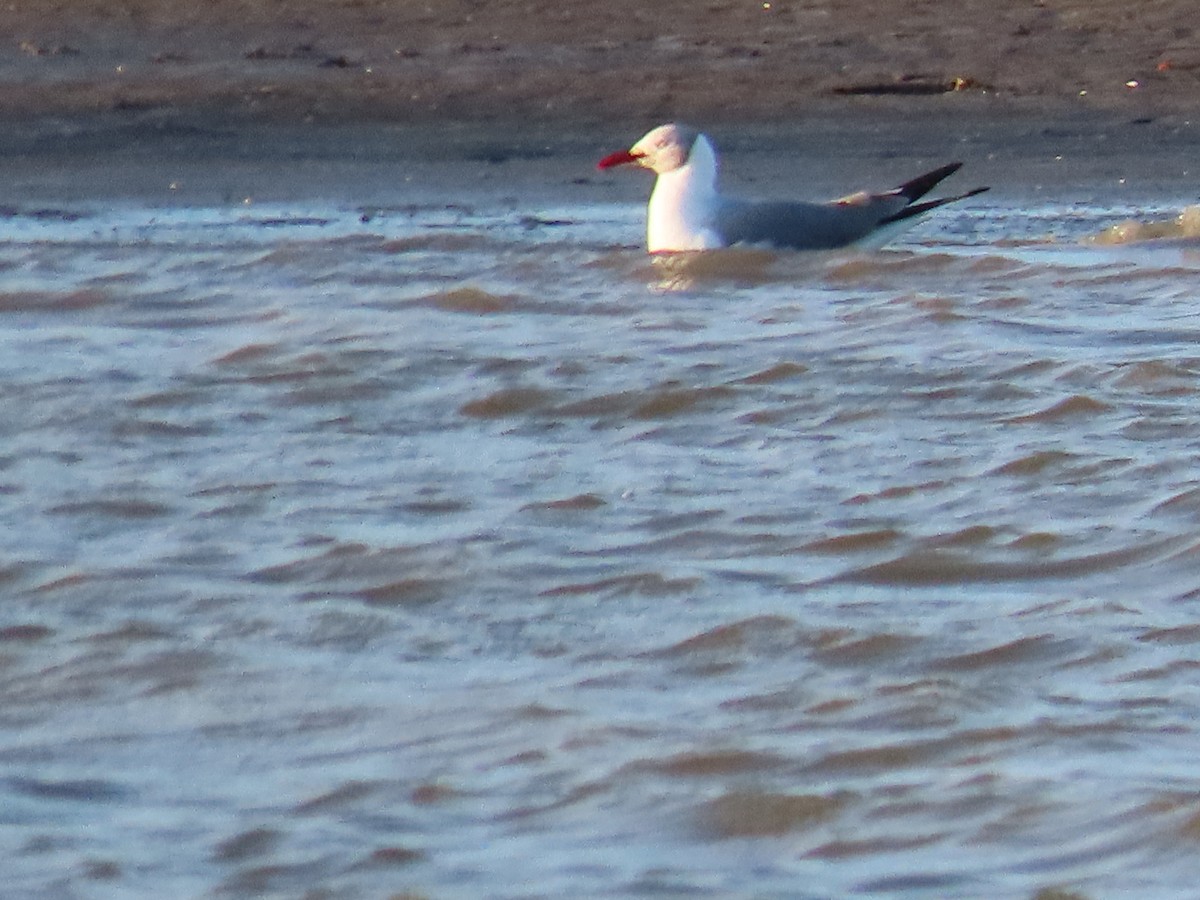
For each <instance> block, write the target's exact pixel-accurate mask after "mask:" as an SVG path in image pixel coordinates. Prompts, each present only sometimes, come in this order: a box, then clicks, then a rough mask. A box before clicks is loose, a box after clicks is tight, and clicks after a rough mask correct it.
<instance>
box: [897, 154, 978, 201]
mask: <svg viewBox="0 0 1200 900" xmlns="http://www.w3.org/2000/svg"><path fill="white" fill-rule="evenodd" d="M961 168H962V163H961V162H952V163H949V164H947V165H944V166H942V167H941V168H938V169H934V170H933V171H932V172H926V173H925V174H924V175H918V176H917V177H916V178H914V179H913V180H912V181H906V182H904V184H902V185H900V187H898V188H896V193H897V194H899V195H900V196H901V197H904V198H905V199H907V200H908V202H909V203H912V202H914V201H916V200H920V199H921V198H922V197H924V196H925V195H926V194H928V193H929V192H930V191H931V190H933V189H934V188H935V187H936V186H937V184H938V182H940V181H943V180H944V179H946V178H949V177H950V176H951V175H953V174H954V173H955V172H957V171H958V170H959V169H961Z"/></svg>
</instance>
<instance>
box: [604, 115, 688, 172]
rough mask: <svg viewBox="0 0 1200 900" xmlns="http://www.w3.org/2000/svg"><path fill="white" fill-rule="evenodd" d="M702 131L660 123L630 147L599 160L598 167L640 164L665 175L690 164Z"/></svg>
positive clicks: (677, 124) (674, 124) (673, 123)
mask: <svg viewBox="0 0 1200 900" xmlns="http://www.w3.org/2000/svg"><path fill="white" fill-rule="evenodd" d="M698 137H700V133H699V132H698V131H696V130H695V129H694V128H689V127H688V126H687V125H680V124H679V123H678V122H672V123H670V124H668V125H659V126H658V127H657V128H655V129H654V130H653V131H650V132H648V133H647V134H646V136H645V137H643V138H642V139H641V140H640V141H638V142H637V143H636V144H634V145H633V146H632V147H630V148H629V149H628V150H618V151H617V152H616V153H610V154H609V155H608V156H606V157H604V159H602V160H600V162H598V163H596V168H598V169H611V168H612V167H613V166H620V165H625V164H626V163H637V164H638V165H639V166H641V167H642V168H644V169H650V170H651V171H652V172H654V173H656V174H658V175H663V174H666V173H667V172H674V171H675V170H676V169H680V168H682V167H683V166H685V165H687V163H688V158H689V157H690V156H691V153H692V147H693V145H694V144H695V143H696V139H697V138H698Z"/></svg>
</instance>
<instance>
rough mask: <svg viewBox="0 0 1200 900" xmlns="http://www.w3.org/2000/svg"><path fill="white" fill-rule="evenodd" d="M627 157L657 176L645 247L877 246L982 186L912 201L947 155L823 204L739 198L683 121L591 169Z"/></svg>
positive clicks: (707, 146)
mask: <svg viewBox="0 0 1200 900" xmlns="http://www.w3.org/2000/svg"><path fill="white" fill-rule="evenodd" d="M627 163H633V164H636V165H638V166H641V167H642V168H644V169H649V170H650V171H652V172H654V173H655V174H656V175H657V176H658V178H657V179H656V181H655V184H654V190H653V191H652V192H651V194H650V205H649V207H648V208H647V215H646V249H647V250H649V251H650V252H651V253H669V252H676V251H683V250H714V249H717V248H720V247H730V246H733V245H734V244H750V245H766V246H770V247H775V248H779V249H792V250H832V249H835V248H838V247H859V248H864V249H871V248H877V247H880V246H882V245H883V244H885V243H887V241H889V240H891V239H892V238H893V237H895V236H896V235H897V234H899V233H900V232H901V231H904V230H905V229H907V228H910V227H912V226H913V225H915V224H916V223H917V222H919V221H920V220H921V219H923V218H924V217H925V216H926V215H927V214H928V213H930V212H931V211H933V210H935V209H937V208H938V207H939V206H944V205H946V204H947V203H954V202H955V201H957V200H965V199H966V198H967V197H974V196H975V195H976V194H982V193H983V192H984V191H986V190H987V188H986V187H978V188H975V189H973V190H970V191H967V192H966V193H963V194H956V195H955V196H952V197H939V198H937V199H935V200H925V201H922V202H919V203H918V202H917V201H918V200H920V199H921V198H922V197H924V196H925V195H926V194H927V193H929V191H931V190H932V189H933V188H934V187H935V186H936V185H937V184H938V182H940V181H942V179H944V178H946V177H948V176H949V175H951V174H953V173H954V172H956V171H958V169H959V167H960V166H962V163H958V162H954V163H950V164H949V165H945V166H942V167H941V168H938V169H934V170H933V171H932V172H928V173H926V174H925V175H920V176H918V177H916V178H914V179H912V180H911V181H906V182H905V183H904V184H902V185H900V186H899V187H897V188H893V189H892V190H890V191H883V192H881V193H872V192H870V191H859V192H857V193H854V194H850V195H848V196H846V197H841V198H840V199H837V200H831V201H829V202H827V203H813V202H806V201H780V200H741V199H737V198H734V197H727V196H725V195H723V194H720V193H718V192H717V154H716V151H715V150H714V149H713V145H712V143H711V142H710V141H709V139H708V138H707V137H706V136H704V135H703V134H701V133H700V132H698V131H696V130H695V129H692V128H689V127H688V126H686V125H681V124H679V123H674V122H673V123H670V124H667V125H660V126H659V127H658V128H655V129H654V130H652V131H650V132H649V133H648V134H646V136H645V137H643V138H642V139H641V140H640V141H638V142H637V143H636V144H634V145H633V146H632V147H630V148H629V149H628V150H618V151H617V152H616V153H610V154H609V155H608V156H606V157H604V159H602V160H600V161H599V162H598V163H596V167H597V168H598V169H611V168H613V167H614V166H620V165H625V164H627Z"/></svg>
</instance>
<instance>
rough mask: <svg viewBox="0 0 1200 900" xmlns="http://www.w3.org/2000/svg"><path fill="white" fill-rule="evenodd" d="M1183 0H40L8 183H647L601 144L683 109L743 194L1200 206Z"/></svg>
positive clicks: (6, 54)
mask: <svg viewBox="0 0 1200 900" xmlns="http://www.w3.org/2000/svg"><path fill="white" fill-rule="evenodd" d="M1193 12H1194V10H1192V8H1191V4H1190V2H1185V0H1154V2H1150V3H1146V4H1142V5H1141V6H1139V7H1138V8H1137V10H1136V12H1131V11H1130V8H1129V7H1128V4H1127V3H1124V2H1120V0H1031V2H1030V3H1029V4H1028V5H1008V4H996V3H994V2H991V0H958V2H957V3H955V4H953V5H951V4H950V3H948V2H943V0H933V2H928V0H876V2H872V3H870V4H851V3H843V2H838V0H806V2H803V3H802V2H799V0H795V2H792V0H707V2H705V3H702V4H696V3H694V2H688V0H663V2H662V3H659V4H652V5H651V4H644V3H640V2H634V0H611V2H610V3H608V4H605V5H603V6H602V7H601V6H586V5H584V6H580V5H564V4H555V3H550V2H548V0H489V2H487V3H480V2H478V0H445V2H443V3H440V4H437V5H436V6H435V5H433V4H424V3H395V2H390V0H209V2H206V3H204V4H195V3H194V2H192V3H190V4H188V3H184V2H183V0H123V2H122V3H121V4H120V5H119V6H114V5H112V4H111V3H108V2H107V0H26V2H24V3H21V4H11V5H9V6H7V7H5V8H3V9H0V34H5V35H8V36H9V37H8V39H7V40H6V41H0V124H2V125H3V127H0V161H2V162H3V167H2V169H3V173H4V174H3V175H2V176H0V199H3V200H4V201H5V202H17V201H19V200H21V199H22V198H43V199H54V198H56V197H64V198H69V197H73V196H77V195H79V194H80V193H84V194H87V195H90V196H139V197H150V198H156V197H159V196H160V195H161V194H162V191H163V190H164V188H163V185H166V184H169V183H172V182H174V183H180V182H184V183H186V184H187V185H189V187H188V188H187V190H186V191H183V192H180V197H183V196H184V195H185V194H186V195H187V196H193V197H196V198H210V199H211V198H217V199H220V198H222V197H226V196H235V195H238V194H242V193H245V194H246V195H247V196H248V195H250V194H252V193H253V194H259V195H269V196H272V197H278V198H293V199H295V198H303V197H305V196H310V195H312V192H316V193H317V194H319V195H323V196H344V197H347V198H359V197H362V198H367V199H368V200H370V199H373V198H377V200H378V202H392V201H394V200H396V199H397V198H407V197H410V196H413V195H414V194H416V195H422V196H424V195H428V196H438V193H439V191H440V192H441V194H442V195H446V194H452V193H453V191H454V190H455V189H456V187H458V186H461V185H463V184H464V183H465V184H466V185H468V186H469V187H471V188H472V189H477V190H480V191H483V192H485V193H491V194H493V195H496V196H504V195H505V192H508V193H513V194H515V195H519V196H522V197H529V198H532V199H538V198H540V197H542V196H547V197H552V196H555V195H556V194H555V192H558V194H561V193H562V192H563V191H568V192H570V193H571V195H572V196H576V195H578V196H605V197H609V198H612V199H618V200H620V199H631V200H632V199H638V198H642V199H644V197H645V194H646V192H647V190H648V188H647V185H646V183H645V180H644V179H642V178H638V177H620V176H611V177H610V176H598V175H597V174H596V173H595V172H594V170H593V167H592V164H593V163H594V161H595V159H597V158H599V156H600V155H603V154H604V153H607V152H610V151H612V150H615V149H620V148H622V147H626V146H628V145H629V144H631V143H632V142H633V141H634V140H636V139H637V138H638V137H640V136H641V134H642V133H644V132H645V131H646V130H648V129H649V128H650V127H652V126H654V125H657V124H660V123H661V122H664V121H670V120H674V119H682V120H684V121H688V122H690V123H691V124H693V125H696V126H699V127H701V128H703V129H704V130H705V131H707V132H708V133H709V134H710V135H712V136H713V138H714V140H715V142H716V144H717V146H718V148H719V150H720V151H721V153H722V155H723V158H724V161H725V166H724V176H723V177H724V178H725V179H726V181H727V183H729V184H730V185H731V187H732V188H734V189H739V190H744V191H746V192H748V193H755V192H758V193H762V192H768V191H769V192H774V191H775V190H776V189H778V190H787V191H788V193H794V194H795V195H797V196H814V195H816V196H822V195H823V192H824V191H826V190H833V191H841V190H852V189H858V188H861V187H884V188H886V187H889V186H890V184H889V183H888V180H889V179H891V178H893V177H907V176H908V175H909V174H911V171H910V170H911V169H915V168H918V167H920V166H922V165H937V164H940V163H943V162H946V161H948V160H951V159H961V160H962V161H963V162H964V163H966V167H965V168H964V171H963V173H962V174H961V175H960V176H958V178H959V179H961V180H969V181H970V182H971V183H972V184H975V183H981V184H991V185H992V187H993V191H994V193H993V195H992V197H993V198H997V197H999V198H1003V197H1004V196H1005V193H1006V192H1009V193H1011V194H1013V195H1021V193H1022V192H1025V193H1028V192H1030V191H1039V192H1044V191H1050V192H1054V191H1059V192H1060V193H1061V194H1062V195H1063V196H1064V197H1068V196H1070V195H1071V193H1072V192H1074V193H1076V194H1082V195H1083V196H1081V197H1080V199H1084V200H1086V199H1087V194H1088V192H1089V191H1099V190H1120V191H1123V192H1124V193H1126V194H1130V195H1133V194H1139V195H1141V196H1152V195H1154V194H1156V193H1159V194H1165V195H1172V196H1174V195H1178V196H1179V197H1180V202H1181V203H1187V202H1194V201H1195V197H1196V192H1195V191H1194V190H1192V189H1191V183H1192V181H1193V179H1194V178H1195V176H1197V175H1200V100H1198V99H1197V98H1198V97H1200V50H1195V49H1193V47H1194V46H1196V42H1195V38H1196V37H1197V36H1200V29H1197V28H1194V27H1193V26H1191V25H1189V24H1187V23H1188V22H1189V21H1190V18H1191V17H1192V15H1193ZM1130 85H1132V86H1130ZM1193 160H1195V161H1196V162H1195V163H1193V162H1192V161H1193ZM389 170H390V171H389ZM1198 180H1200V179H1198ZM767 181H769V182H771V183H770V184H769V185H764V184H763V182H767ZM600 187H603V190H600V189H599V188H600ZM306 192H308V193H306Z"/></svg>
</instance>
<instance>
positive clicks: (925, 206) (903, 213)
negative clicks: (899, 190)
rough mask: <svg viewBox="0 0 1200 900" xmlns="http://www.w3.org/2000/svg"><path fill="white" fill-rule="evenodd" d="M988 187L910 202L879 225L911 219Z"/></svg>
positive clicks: (988, 188)
mask: <svg viewBox="0 0 1200 900" xmlns="http://www.w3.org/2000/svg"><path fill="white" fill-rule="evenodd" d="M990 190H991V188H990V187H977V188H971V190H969V191H965V192H963V193H961V194H955V195H954V196H953V197H938V198H937V199H936V200H926V201H925V202H924V203H912V204H909V205H908V206H906V207H904V209H902V210H900V212H898V213H896V214H895V215H894V216H888V217H887V218H886V219H884V220H883V221H882V222H880V223H879V224H880V225H886V224H887V223H889V222H900V221H902V220H904V219H911V218H912V217H913V216H920V215H923V214H925V213H927V212H929V211H930V210H931V209H937V208H938V207H939V206H945V205H946V204H947V203H957V202H958V201H959V200H966V199H967V198H968V197H977V196H979V195H980V194H982V193H983V192H984V191H990Z"/></svg>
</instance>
